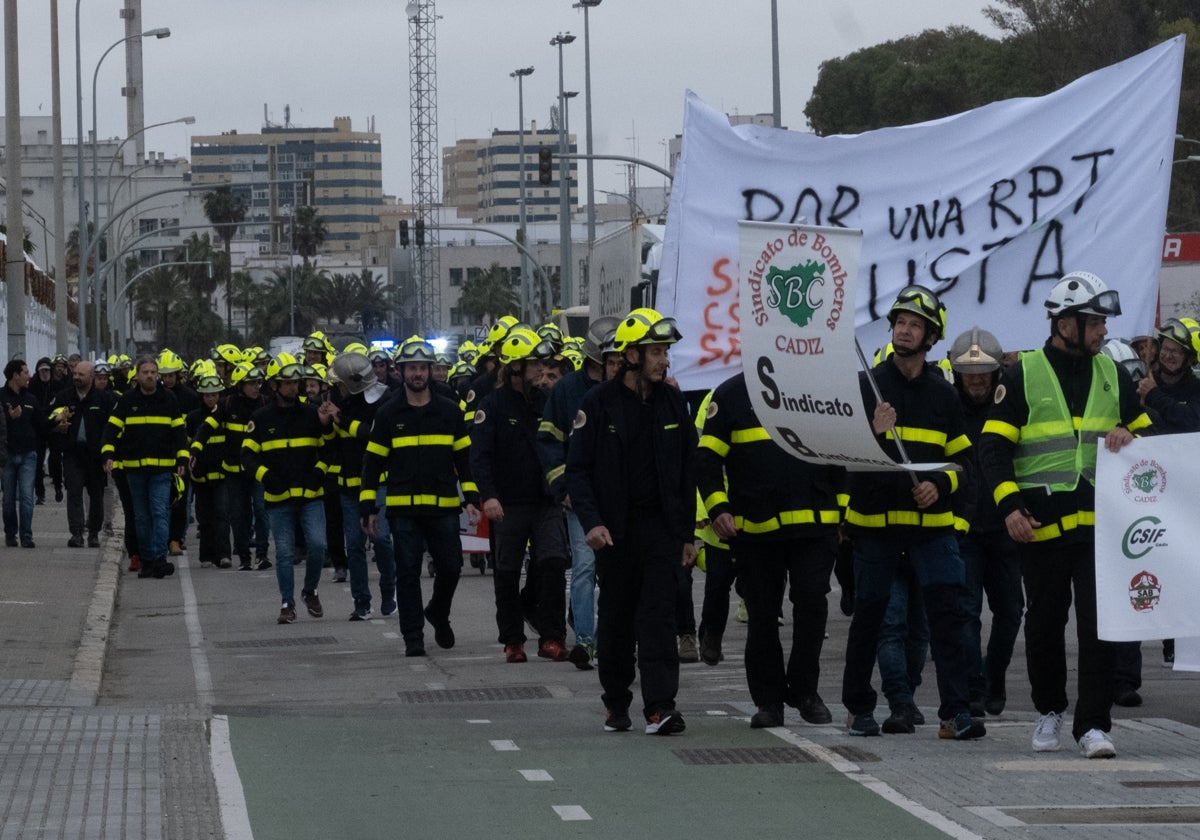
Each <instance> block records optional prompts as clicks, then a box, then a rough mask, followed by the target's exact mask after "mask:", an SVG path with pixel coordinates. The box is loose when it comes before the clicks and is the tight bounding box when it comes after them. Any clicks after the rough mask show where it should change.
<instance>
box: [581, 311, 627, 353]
mask: <svg viewBox="0 0 1200 840" xmlns="http://www.w3.org/2000/svg"><path fill="white" fill-rule="evenodd" d="M619 323H621V319H620V318H618V317H616V316H615V315H604V316H603V317H600V318H597V319H596V320H595V321H592V323H590V324H588V328H587V336H586V337H585V338H584V339H583V355H584V356H586V357H587V358H589V359H591V360H592V361H593V362H595V363H596V364H598V365H602V364H604V352H605V349H604V339H605V338H608V336H609V333H612V332H615V331H616V329H617V324H619Z"/></svg>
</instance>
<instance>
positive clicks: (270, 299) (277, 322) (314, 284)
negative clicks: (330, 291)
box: [250, 262, 329, 346]
mask: <svg viewBox="0 0 1200 840" xmlns="http://www.w3.org/2000/svg"><path fill="white" fill-rule="evenodd" d="M328 282H329V277H328V274H327V272H326V271H325V270H324V269H318V268H316V267H314V266H313V264H312V263H309V262H305V263H303V264H302V265H296V266H292V267H291V268H290V270H289V269H287V268H284V269H280V270H278V271H275V272H274V273H273V274H271V275H270V276H269V277H267V279H266V282H265V283H262V284H260V285H259V287H258V288H259V289H260V293H259V294H258V295H257V297H256V301H255V304H254V308H253V310H252V311H251V313H250V324H251V335H252V336H254V337H255V339H256V340H257V341H258V342H259V343H264V339H267V338H270V337H271V336H273V335H288V334H291V333H292V327H291V312H292V306H291V305H292V301H293V299H294V300H295V310H296V331H295V334H296V335H305V334H307V333H310V332H312V331H313V329H314V325H315V324H316V323H317V322H318V321H320V320H322V319H323V318H324V311H323V309H322V305H321V296H322V294H323V293H324V290H325V288H326V287H327V284H328ZM264 346H265V345H264Z"/></svg>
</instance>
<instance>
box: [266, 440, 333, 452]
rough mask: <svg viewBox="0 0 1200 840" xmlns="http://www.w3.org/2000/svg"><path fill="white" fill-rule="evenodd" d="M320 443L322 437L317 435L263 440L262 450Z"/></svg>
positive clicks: (296, 447)
mask: <svg viewBox="0 0 1200 840" xmlns="http://www.w3.org/2000/svg"><path fill="white" fill-rule="evenodd" d="M320 445H321V439H320V438H315V437H307V438H282V439H280V440H264V441H263V442H262V451H263V452H270V451H271V450H273V449H302V448H305V447H309V446H320Z"/></svg>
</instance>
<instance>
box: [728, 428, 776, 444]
mask: <svg viewBox="0 0 1200 840" xmlns="http://www.w3.org/2000/svg"><path fill="white" fill-rule="evenodd" d="M770 439H771V436H770V435H769V434H767V430H766V429H764V428H763V427H762V426H755V427H754V428H751V429H734V430H733V432H732V433H730V435H729V442H730V443H732V444H735V445H736V444H739V443H758V442H759V441H763V440H770Z"/></svg>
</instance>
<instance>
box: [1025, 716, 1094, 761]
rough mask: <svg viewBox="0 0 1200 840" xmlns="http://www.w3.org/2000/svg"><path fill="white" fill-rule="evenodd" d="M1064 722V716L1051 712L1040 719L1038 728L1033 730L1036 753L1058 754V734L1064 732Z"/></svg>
mask: <svg viewBox="0 0 1200 840" xmlns="http://www.w3.org/2000/svg"><path fill="white" fill-rule="evenodd" d="M1062 721H1063V719H1062V714H1060V713H1059V712H1051V713H1050V714H1048V715H1042V716H1041V717H1040V718H1038V722H1037V726H1036V727H1035V728H1034V730H1033V751H1034V752H1058V749H1059V746H1060V745H1059V742H1058V734H1059V732H1061V731H1062ZM1093 731H1095V730H1093ZM1080 743H1082V742H1080Z"/></svg>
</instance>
